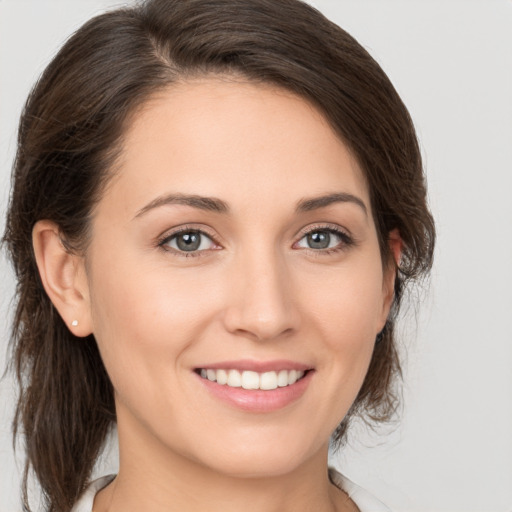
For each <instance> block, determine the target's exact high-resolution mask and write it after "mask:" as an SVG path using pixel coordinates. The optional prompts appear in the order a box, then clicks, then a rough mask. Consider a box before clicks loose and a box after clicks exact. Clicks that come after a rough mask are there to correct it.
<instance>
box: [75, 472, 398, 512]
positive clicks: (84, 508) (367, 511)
mask: <svg viewBox="0 0 512 512" xmlns="http://www.w3.org/2000/svg"><path fill="white" fill-rule="evenodd" d="M114 478H115V475H108V476H103V477H101V478H98V479H97V480H94V482H92V483H91V484H90V485H89V487H87V489H86V490H85V492H84V493H83V494H82V496H81V497H80V499H79V500H78V501H77V502H76V504H75V506H74V507H73V508H72V510H71V512H92V505H93V503H94V497H95V496H96V493H97V492H99V491H101V489H103V488H104V487H106V486H107V485H108V484H109V483H110V482H112V480H113V479H114ZM329 478H330V479H331V482H332V483H333V484H334V485H336V487H338V488H339V489H341V490H342V491H345V492H346V493H347V494H348V496H349V498H350V499H351V500H352V501H353V502H354V503H355V504H356V505H357V508H358V509H359V510H360V512H391V511H390V509H389V508H388V507H386V505H384V504H383V503H381V502H380V501H379V500H378V499H377V498H375V497H374V496H372V495H371V494H370V493H369V492H367V491H365V490H364V489H363V488H362V487H359V486H358V485H357V484H355V483H354V482H352V481H350V480H349V479H348V478H347V477H345V476H343V475H342V474H341V473H338V471H336V470H335V469H333V468H329Z"/></svg>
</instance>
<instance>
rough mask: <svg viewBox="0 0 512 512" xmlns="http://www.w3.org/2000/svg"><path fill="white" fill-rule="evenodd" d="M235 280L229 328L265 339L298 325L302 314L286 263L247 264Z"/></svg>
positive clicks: (281, 334) (233, 280)
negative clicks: (295, 299)
mask: <svg viewBox="0 0 512 512" xmlns="http://www.w3.org/2000/svg"><path fill="white" fill-rule="evenodd" d="M234 277H235V276H233V278H234ZM232 283H233V286H231V287H230V299H229V305H228V307H227V308H226V311H225V315H224V321H225V325H226V328H227V330H228V331H229V332H231V333H234V334H238V335H243V336H246V337H250V338H253V339H256V340H259V341H264V340H272V339H276V338H278V337H282V336H286V335H289V334H291V333H292V332H293V331H295V330H296V329H297V328H298V325H299V315H298V311H297V308H296V306H295V303H294V300H293V294H292V291H291V283H290V280H289V279H288V278H287V272H286V271H285V269H284V268H283V266H278V265H275V264H273V265H270V264H267V265H265V267H264V268H262V265H261V264H258V265H255V268H253V269H252V270H249V269H248V268H247V266H244V269H243V271H242V272H241V274H240V275H239V277H238V278H234V279H232Z"/></svg>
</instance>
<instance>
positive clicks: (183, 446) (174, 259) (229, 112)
mask: <svg viewBox="0 0 512 512" xmlns="http://www.w3.org/2000/svg"><path fill="white" fill-rule="evenodd" d="M85 272H86V275H87V286H88V299H87V300H88V308H89V312H88V314H90V321H91V326H92V327H91V329H92V331H93V333H94V336H95V337H96V339H97V342H98V345H99V347H100V351H101V354H102V357H103V359H104V362H105V365H106V368H107V371H108V373H109V375H110V378H111V380H112V383H113V386H114V389H115V399H116V408H117V415H118V428H119V436H120V443H121V451H123V443H124V445H125V446H127V445H128V443H129V446H130V447H132V448H131V451H132V452H134V453H135V452H137V450H138V451H139V452H140V451H145V452H151V453H153V455H154V456H156V457H159V456H165V457H166V458H167V459H168V460H171V459H173V460H178V459H179V460H182V461H187V462H188V463H191V464H197V465H200V466H201V467H203V468H209V469H212V470H214V471H217V472H221V473H224V474H233V475H235V474H236V475H247V476H258V475H269V474H283V473H286V472H288V471H291V470H293V469H294V468H296V467H298V466H300V465H301V464H303V463H305V461H307V460H311V459H313V458H315V457H317V456H319V454H322V456H324V455H325V453H326V451H327V445H328V440H329V437H330V434H331V433H332V431H333V430H334V429H335V427H336V426H337V425H338V424H339V422H340V421H341V420H342V419H343V417H344V416H345V414H346V413H347V410H348V409H349V407H350V405H351V404H352V402H353V401H354V399H355V397H356V395H357V392H358V390H359V389H360V386H361V384H362V382H363V379H364V377H365V374H366V371H367V368H368V365H369V361H370V358H371V354H372V350H373V345H374V341H375V337H376V335H377V333H378V332H379V331H380V330H381V328H382V327H383V325H384V323H385V320H386V317H387V314H388V309H389V303H390V299H391V291H390V290H392V281H393V277H394V276H393V275H390V273H389V272H385V271H384V267H383V264H382V261H381V257H380V252H379V245H378V240H377V235H376V230H375V226H374V223H373V220H372V212H371V210H370V202H369V195H368V189H367V185H366V183H365V179H364V177H363V174H362V172H361V169H360V168H359V167H358V164H357V162H356V161H355V159H354V158H353V157H352V155H351V154H350V152H349V151H348V150H347V147H346V146H345V145H344V144H343V143H342V142H341V141H340V140H339V139H338V138H337V137H336V135H335V134H334V133H333V131H332V129H331V128H330V127H329V125H328V123H327V122H326V120H325V119H324V117H323V116H322V115H321V114H320V113H319V112H318V111H317V110H315V108H314V107H312V106H311V105H310V104H308V103H307V102H306V101H304V100H303V99H300V98H298V97H295V96H293V95H292V94H290V93H288V92H285V91H282V90H279V89H274V88H271V87H269V86H262V85H253V84H249V83H240V82H234V81H229V80H221V79H213V78H212V79H204V80H201V81H196V82H192V83H187V84H181V85H176V86H173V87H172V88H170V89H168V90H167V91H164V92H161V93H159V95H158V96H155V97H154V98H152V99H151V100H150V101H149V102H148V103H147V104H146V105H145V107H144V108H143V109H142V110H140V111H139V112H138V113H137V114H136V115H135V116H134V118H133V120H132V122H131V123H130V126H129V128H128V130H127V133H126V137H125V139H124V149H123V152H122V157H121V160H120V163H119V168H118V170H117V172H116V175H115V177H114V178H113V180H112V181H111V183H110V184H109V186H108V187H107V189H106V191H105V193H104V196H103V197H102V199H101V201H100V202H99V204H98V206H97V208H96V210H95V212H94V218H93V224H92V241H91V245H90V247H89V248H88V252H87V255H86V264H85Z"/></svg>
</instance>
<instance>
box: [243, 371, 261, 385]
mask: <svg viewBox="0 0 512 512" xmlns="http://www.w3.org/2000/svg"><path fill="white" fill-rule="evenodd" d="M242 387H243V388H244V389H260V376H259V375H258V374H257V373H256V372H242Z"/></svg>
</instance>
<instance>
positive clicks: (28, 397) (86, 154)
mask: <svg viewBox="0 0 512 512" xmlns="http://www.w3.org/2000/svg"><path fill="white" fill-rule="evenodd" d="M208 73H222V74H236V75H238V76H242V77H244V78H246V79H248V80H251V81H256V82H265V83H271V84H273V85H277V86H279V87H282V88H285V89H287V90H290V91H293V92H294V93H296V94H298V95H300V96H301V97H303V98H305V99H307V100H308V101H310V102H312V103H313V104H315V105H316V106H317V107H318V108H319V109H320V111H322V112H323V113H324V114H325V116H326V118H327V119H328V120H329V122H330V123H331V125H332V127H333V128H334V130H335V131H336V132H337V133H338V134H339V136H340V137H341V139H342V140H343V141H344V142H345V143H346V144H348V146H349V147H350V148H351V150H352V152H353V154H354V155H355V156H356V157H357V159H358V161H359V163H360V165H361V167H362V169H363V171H364V173H365V175H366V179H367V182H368V185H369V190H370V198H371V203H372V210H373V213H374V219H375V224H376V227H377V232H378V237H379V243H380V247H381V253H382V259H383V262H384V263H385V264H388V263H389V261H391V260H390V254H389V248H388V243H387V237H388V235H389V233H390V232H391V231H392V230H393V229H398V230H399V232H400V235H401V237H402V239H403V241H404V244H405V247H404V253H403V257H402V261H401V265H400V268H399V269H398V271H397V278H396V285H395V297H394V307H393V310H392V312H391V315H390V317H389V320H388V322H387V324H386V327H385V328H384V330H383V332H382V333H381V334H380V335H379V336H378V339H377V341H376V344H375V350H374V353H373V357H372V360H371V363H370V368H369V371H368V374H367V376H366V379H365V381H364V384H363V386H362V388H361V390H360V392H359V394H358V396H357V398H356V401H355V403H354V405H353V407H352V409H351V411H350V413H349V415H348V416H347V418H345V420H344V421H343V422H342V424H341V425H340V426H339V428H338V429H337V431H336V432H335V433H334V436H333V438H334V439H335V440H336V441H338V442H339V441H340V440H341V439H342V438H343V436H344V434H345V431H346V428H347V425H348V421H349V418H350V416H351V415H352V414H354V413H356V412H359V413H365V414H366V416H367V417H369V418H371V419H372V420H376V421H380V420H384V419H387V418H389V416H390V415H392V413H393V412H394V410H395V409H396V404H397V398H396V394H395V393H394V385H393V384H394V381H395V377H396V376H397V375H399V373H400V365H399V361H398V357H397V352H396V347H395V340H394V335H393V328H394V323H395V318H396V314H397V313H398V307H399V305H400V299H401V297H402V295H403V291H404V285H405V284H406V283H407V281H409V280H412V279H416V278H419V277H420V276H422V275H425V274H426V273H427V272H428V271H429V269H430V267H431V264H432V252H433V246H434V226H433V220H432V217H431V215H430V213H429V210H428V208H427V205H426V189H425V182H424V175H423V170H422V162H421V156H420V151H419V148H418V142H417V139H416V135H415V130H414V127H413V124H412V121H411V119H410V116H409V114H408V112H407V109H406V108H405V106H404V105H403V103H402V101H401V99H400V98H399V96H398V94H397V92H396V91H395V89H394V88H393V86H392V84H391V83H390V81H389V79H388V78H387V76H386V75H385V73H384V72H383V71H382V69H381V68H380V67H379V65H378V64H377V63H376V62H375V60H374V59H373V58H372V57H371V56H370V55H369V54H368V53H367V52H366V51H365V50H364V49H363V48H362V47H361V46H360V45H359V44H358V43H357V42H356V41H355V40H354V39H353V38H352V37H351V36H350V35H348V34H347V33H346V32H345V31H343V30H342V29H340V28H339V27H338V26H337V25H335V24H333V23H331V22H330V21H328V20H327V19H326V18H325V17H324V16H323V15H321V14H320V13H319V12H318V11H316V10H315V9H314V8H312V7H310V6H308V5H306V4H304V3H302V2H300V1H298V0H188V1H183V0H182V1H180V0H149V1H146V2H143V3H141V4H140V5H137V6H135V7H133V8H122V9H118V10H115V11H112V12H108V13H106V14H103V15H100V16H98V17H96V18H93V19H92V20H90V21H89V22H87V23H86V24H85V25H84V26H83V27H82V28H80V29H79V30H78V31H77V32H76V33H75V34H74V35H73V36H72V37H71V38H70V39H69V40H68V41H67V42H66V44H65V45H64V46H63V48H62V49H61V50H60V52H59V53H58V54H57V56H56V57H55V58H54V59H53V61H52V62H51V63H50V65H49V66H48V67H47V69H46V70H45V72H44V73H43V75H42V76H41V78H40V80H39V81H38V83H37V84H36V85H35V87H34V89H33V90H32V92H31V93H30V96H29V98H28V100H27V103H26V106H25V109H24V111H23V114H22V116H21V120H20V126H19V138H18V149H17V155H16V160H15V163H14V169H13V190H12V196H11V200H10V207H9V211H8V217H7V225H6V231H5V235H4V241H5V242H6V245H7V248H8V250H9V252H10V256H11V259H12V261H13V265H14V269H15V272H16V276H17V279H18V286H17V290H16V293H17V309H16V314H15V319H14V326H13V331H12V339H11V343H12V349H13V367H14V370H15V372H16V375H17V379H18V383H19V387H20V394H19V400H18V405H17V410H16V416H15V420H14V430H15V435H16V432H17V431H19V430H22V433H23V435H24V439H25V443H26V454H27V461H26V466H25V474H24V483H23V503H24V507H25V510H29V503H28V497H27V475H28V472H29V470H30V468H32V469H33V471H34V472H35V474H36V476H37V478H38V480H39V482H40V484H41V487H42V490H43V495H44V497H45V498H46V503H47V509H48V510H49V511H54V512H60V511H67V510H69V509H70V508H71V507H72V505H73V503H74V502H75V501H76V499H77V497H78V496H79V495H80V493H81V492H82V491H83V489H84V487H85V485H86V484H87V480H88V478H89V477H90V474H91V471H92V468H93V466H94V462H95V460H96V459H97V457H98V454H99V452H100V450H101V447H102V445H103V443H104V441H105V436H106V434H107V433H108V431H109V428H110V427H111V426H112V425H113V423H114V422H115V410H114V399H113V390H112V385H111V383H110V380H109V378H108V376H107V374H106V371H105V368H104V366H103V363H102V361H101V358H100V355H99V352H98V349H97V346H96V342H95V339H94V337H93V336H92V335H91V336H89V337H88V338H87V339H85V340H84V339H80V340H78V339H76V338H74V336H73V335H72V334H71V333H70V331H69V330H68V329H67V327H66V325H65V324H64V322H63V321H62V320H61V318H60V317H59V315H58V313H57V312H56V310H55V309H54V307H53V305H52V303H51V302H50V300H49V298H48V296H47V295H46V293H45V291H44V289H43V286H42V284H41V280H40V278H39V274H38V270H37V266H36V262H35V259H34V252H33V248H32V240H31V232H32V228H33V227H34V224H35V223H36V222H37V221H38V220H41V219H48V220H51V221H53V222H55V223H56V224H57V225H58V226H59V227H60V230H61V236H62V239H63V242H64V243H65V244H66V247H67V248H68V250H70V251H83V250H84V249H85V248H86V246H87V240H88V227H89V224H90V216H91V211H92V208H93V206H94V204H95V202H97V201H98V200H99V198H100V196H101V193H102V190H103V188H104V186H105V184H106V182H107V180H108V178H109V176H111V174H112V168H113V165H114V163H115V160H116V156H117V154H118V152H119V151H120V148H121V143H122V135H123V125H124V124H125V121H126V120H127V117H128V116H129V114H130V113H132V112H133V111H134V109H135V108H137V106H139V105H141V104H142V103H143V102H144V101H145V100H146V99H147V98H148V96H149V95H151V94H153V93H154V92H155V91H157V90H159V89H160V88H163V87H167V86H169V84H172V83H173V82H177V81H184V80H186V79H187V78H190V77H194V76H201V75H204V74H208Z"/></svg>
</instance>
